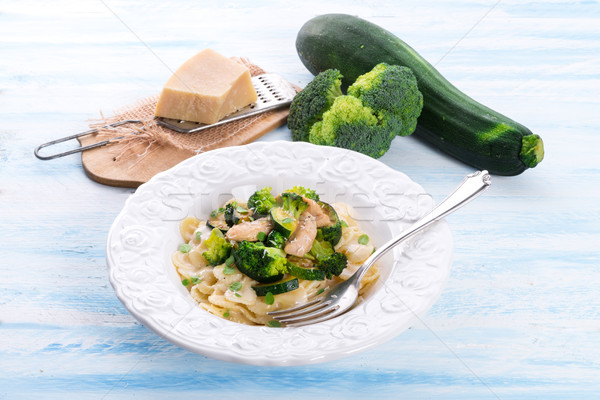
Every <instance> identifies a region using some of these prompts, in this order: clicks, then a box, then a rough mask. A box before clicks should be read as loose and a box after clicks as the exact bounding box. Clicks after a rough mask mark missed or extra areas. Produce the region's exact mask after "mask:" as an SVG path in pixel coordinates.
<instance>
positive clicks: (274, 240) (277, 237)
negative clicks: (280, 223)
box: [265, 230, 286, 249]
mask: <svg viewBox="0 0 600 400" xmlns="http://www.w3.org/2000/svg"><path fill="white" fill-rule="evenodd" d="M285 240H286V239H285V236H283V235H282V234H281V233H280V232H278V231H276V230H272V231H271V232H270V233H269V234H268V235H267V239H266V240H265V246H267V247H276V248H278V249H283V248H284V247H285Z"/></svg>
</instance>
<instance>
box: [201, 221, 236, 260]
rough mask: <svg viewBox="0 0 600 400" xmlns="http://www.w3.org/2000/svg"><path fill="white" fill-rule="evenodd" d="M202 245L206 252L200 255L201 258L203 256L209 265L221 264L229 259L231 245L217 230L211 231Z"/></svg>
mask: <svg viewBox="0 0 600 400" xmlns="http://www.w3.org/2000/svg"><path fill="white" fill-rule="evenodd" d="M204 243H205V245H206V251H205V252H204V253H202V256H204V258H205V259H206V261H207V262H208V264H209V265H220V264H223V263H224V262H225V260H227V258H229V255H230V254H231V245H230V244H229V243H228V242H227V240H225V236H224V235H223V232H221V231H220V230H219V229H217V228H215V229H213V230H212V231H211V232H210V236H209V237H208V238H207V239H206V241H205V242H204Z"/></svg>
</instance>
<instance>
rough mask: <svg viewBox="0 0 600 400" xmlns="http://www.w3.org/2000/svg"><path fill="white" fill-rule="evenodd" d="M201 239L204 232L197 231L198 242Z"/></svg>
mask: <svg viewBox="0 0 600 400" xmlns="http://www.w3.org/2000/svg"><path fill="white" fill-rule="evenodd" d="M200 240H202V232H200V231H197V232H196V242H199V241H200Z"/></svg>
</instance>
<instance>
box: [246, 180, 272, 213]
mask: <svg viewBox="0 0 600 400" xmlns="http://www.w3.org/2000/svg"><path fill="white" fill-rule="evenodd" d="M274 205H275V197H273V194H272V193H271V188H270V187H269V186H267V187H265V188H262V189H260V190H257V191H256V192H254V194H253V195H252V196H250V198H249V199H248V207H249V208H251V209H253V210H254V212H255V213H256V214H262V215H267V214H269V211H271V208H272V207H273V206H274Z"/></svg>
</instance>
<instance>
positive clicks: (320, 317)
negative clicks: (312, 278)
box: [267, 170, 491, 326]
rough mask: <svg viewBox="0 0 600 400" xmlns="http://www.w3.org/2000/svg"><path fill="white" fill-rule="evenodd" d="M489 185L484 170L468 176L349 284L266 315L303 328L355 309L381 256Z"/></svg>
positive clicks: (379, 251)
mask: <svg viewBox="0 0 600 400" xmlns="http://www.w3.org/2000/svg"><path fill="white" fill-rule="evenodd" d="M490 184H491V177H490V175H489V174H488V172H487V171H485V170H484V171H477V172H475V173H473V174H469V175H467V177H466V178H465V179H464V180H463V181H462V183H461V184H460V185H459V186H458V187H457V188H456V189H455V190H454V192H452V193H451V194H450V195H449V196H448V197H446V198H445V199H444V200H443V201H442V202H441V203H440V204H438V205H437V207H435V208H434V209H432V210H431V211H430V212H429V213H428V214H427V215H425V216H424V217H423V218H421V219H420V220H418V221H417V222H415V223H414V224H412V225H411V226H410V227H408V228H407V229H405V230H404V231H403V232H402V233H400V235H398V236H396V237H395V238H393V239H391V240H389V241H388V242H387V243H385V244H384V245H383V246H381V247H380V248H379V249H378V250H377V251H375V252H374V253H373V254H372V255H371V256H370V257H369V258H368V259H367V260H366V261H365V262H364V263H363V265H361V266H360V268H359V269H358V270H356V272H355V273H354V275H352V276H351V277H350V278H349V279H348V280H346V281H344V282H342V283H340V284H338V285H336V286H334V287H333V288H331V289H329V290H328V291H327V292H326V294H325V295H324V296H322V297H319V298H316V299H314V300H312V301H310V302H308V303H305V304H302V305H300V306H297V307H293V308H288V309H287V310H279V311H270V312H268V313H267V315H270V316H272V317H273V318H274V319H275V320H277V321H279V322H281V323H282V324H284V326H302V325H309V324H316V323H318V322H323V321H326V320H328V319H331V318H334V317H337V316H338V315H341V314H343V313H345V312H346V311H348V310H349V309H350V308H351V307H352V306H353V305H354V303H355V302H356V299H357V298H358V289H359V287H360V281H361V280H362V278H363V276H364V275H365V273H366V272H367V270H368V269H369V268H371V266H372V265H373V264H374V263H375V262H376V261H377V260H378V259H379V258H380V257H381V256H383V255H384V254H385V253H387V252H388V251H389V250H390V249H392V248H393V247H395V246H396V245H398V244H399V243H401V242H403V241H404V240H406V239H408V238H410V237H412V236H414V235H415V234H416V233H418V232H420V231H421V230H423V229H424V228H426V227H427V226H429V225H431V224H432V223H433V222H435V221H438V220H440V219H442V218H443V217H445V216H446V215H448V214H450V213H452V212H454V211H456V210H458V209H459V208H460V207H462V206H463V205H465V204H467V203H468V202H469V201H471V200H473V199H474V198H475V197H477V196H479V195H480V194H481V193H483V191H484V190H485V189H487V188H488V187H489V186H490Z"/></svg>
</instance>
